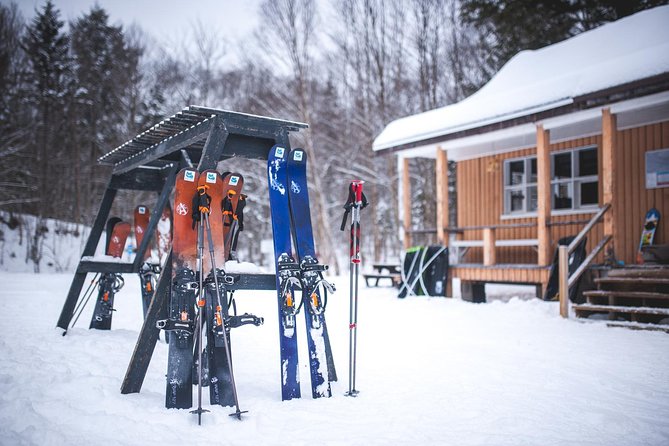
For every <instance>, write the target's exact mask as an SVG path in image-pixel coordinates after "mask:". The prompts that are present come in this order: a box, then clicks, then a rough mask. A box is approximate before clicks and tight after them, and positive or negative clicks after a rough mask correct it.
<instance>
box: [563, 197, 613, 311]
mask: <svg viewBox="0 0 669 446" xmlns="http://www.w3.org/2000/svg"><path fill="white" fill-rule="evenodd" d="M609 209H611V203H606V204H605V205H604V206H603V207H602V208H601V209H600V210H599V212H597V214H595V215H594V216H593V217H592V219H590V221H589V222H588V224H587V225H585V227H584V228H583V229H582V230H581V232H579V233H578V235H577V236H576V238H574V240H573V241H572V242H571V243H570V244H569V245H560V246H559V247H558V267H559V269H558V271H559V272H558V277H559V278H558V281H559V293H560V316H562V317H565V318H566V317H569V289H570V288H571V287H572V286H573V285H574V284H575V283H576V281H577V280H578V279H579V277H581V275H582V274H583V273H584V272H585V270H586V269H587V268H588V266H590V264H591V263H592V261H593V260H594V259H595V257H597V254H599V253H600V251H601V250H602V249H603V248H604V246H606V244H607V243H608V242H609V241H610V240H611V238H612V236H611V235H610V234H608V235H605V236H604V238H603V239H602V240H601V241H600V242H599V243H598V244H597V246H595V247H594V248H593V250H592V251H591V252H590V254H588V256H587V257H586V258H585V260H583V263H581V265H580V266H579V267H578V268H577V269H576V271H574V272H573V273H572V274H571V275H569V256H570V255H571V253H573V252H574V250H575V249H576V247H577V246H578V244H579V243H580V242H581V241H582V240H583V237H585V236H586V235H587V234H588V232H590V230H591V229H592V228H593V227H594V226H595V225H596V224H597V222H599V221H600V220H601V219H602V217H604V214H606V212H608V211H609Z"/></svg>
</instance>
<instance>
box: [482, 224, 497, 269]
mask: <svg viewBox="0 0 669 446" xmlns="http://www.w3.org/2000/svg"><path fill="white" fill-rule="evenodd" d="M495 263H497V258H496V251H495V230H494V229H484V230H483V264H484V265H487V266H490V265H494V264H495Z"/></svg>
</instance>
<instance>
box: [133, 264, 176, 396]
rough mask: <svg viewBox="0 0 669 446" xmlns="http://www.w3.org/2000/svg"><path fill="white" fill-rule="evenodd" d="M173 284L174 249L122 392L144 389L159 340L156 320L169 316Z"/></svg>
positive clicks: (145, 321) (158, 286)
mask: <svg viewBox="0 0 669 446" xmlns="http://www.w3.org/2000/svg"><path fill="white" fill-rule="evenodd" d="M171 285H172V251H170V253H169V255H168V256H167V259H166V261H165V265H163V270H162V272H161V273H160V277H159V278H158V285H157V287H156V291H155V292H154V293H153V297H152V298H151V303H150V304H149V309H148V311H147V312H146V318H145V319H144V325H142V329H141V331H140V332H139V337H138V338H137V343H136V344H135V350H134V351H133V352H132V356H131V358H130V363H129V364H128V368H127V370H126V372H125V378H123V383H122V384H121V393H122V394H128V393H138V392H139V391H140V390H141V389H142V383H144V377H145V376H146V371H147V370H148V369H149V363H150V362H151V357H152V356H153V350H154V349H155V347H156V342H157V341H158V333H159V332H160V330H159V329H158V328H156V322H157V321H158V320H159V319H165V318H167V317H168V307H169V301H170V291H171V289H170V287H171Z"/></svg>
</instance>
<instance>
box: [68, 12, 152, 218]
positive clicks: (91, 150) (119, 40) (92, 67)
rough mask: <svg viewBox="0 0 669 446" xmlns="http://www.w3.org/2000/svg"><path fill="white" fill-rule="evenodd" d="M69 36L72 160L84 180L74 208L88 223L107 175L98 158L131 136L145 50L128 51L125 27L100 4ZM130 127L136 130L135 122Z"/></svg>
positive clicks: (79, 178)
mask: <svg viewBox="0 0 669 446" xmlns="http://www.w3.org/2000/svg"><path fill="white" fill-rule="evenodd" d="M71 35H72V54H73V56H74V60H75V62H76V68H75V74H76V80H77V91H76V96H75V107H76V109H75V119H76V126H75V127H76V129H77V135H76V136H77V142H76V149H75V150H76V152H75V153H74V154H73V157H74V158H75V159H76V160H77V162H78V163H80V165H81V168H80V171H79V172H77V174H76V175H75V178H76V181H82V180H81V179H82V178H84V180H83V183H81V184H77V186H76V189H77V190H78V191H80V194H79V196H78V198H77V200H76V207H77V209H78V212H79V213H80V214H81V215H85V216H87V217H88V219H87V220H90V218H91V217H90V216H91V215H92V214H94V212H95V209H97V207H96V206H97V202H98V200H99V197H100V194H101V193H102V190H103V189H104V187H105V185H106V181H107V177H108V175H109V172H108V170H107V169H105V168H104V167H102V166H99V165H98V164H97V159H98V157H100V156H101V155H102V154H104V153H105V152H107V151H108V150H110V149H111V148H113V147H115V146H117V145H119V144H120V143H122V142H123V141H124V140H126V139H127V137H128V136H129V134H130V131H129V130H128V124H129V123H128V116H129V105H130V104H131V103H132V100H131V99H130V96H131V95H132V93H133V89H132V81H133V76H134V75H135V74H136V69H137V64H138V63H139V56H140V53H141V52H139V50H137V49H135V48H129V46H128V44H127V42H126V39H125V36H124V34H123V29H122V27H121V26H114V25H110V24H109V16H108V14H107V12H106V11H105V10H104V9H102V8H101V7H99V6H94V7H93V8H92V9H91V10H90V12H89V13H88V14H86V15H84V16H83V17H81V18H79V19H77V20H76V21H75V22H74V23H72V24H71ZM132 127H133V130H134V129H135V128H136V126H135V125H134V123H133V124H132Z"/></svg>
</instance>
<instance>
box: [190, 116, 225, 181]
mask: <svg viewBox="0 0 669 446" xmlns="http://www.w3.org/2000/svg"><path fill="white" fill-rule="evenodd" d="M228 135H229V133H228V129H227V128H226V127H225V123H224V122H223V118H222V117H220V116H217V117H215V118H214V120H213V122H212V124H211V131H210V132H209V135H207V141H206V142H205V144H204V148H203V149H202V156H201V157H200V162H199V163H198V166H197V170H199V171H200V172H203V171H205V170H207V169H216V165H217V164H218V162H219V161H220V160H221V155H222V154H223V149H224V148H225V143H226V141H227V140H228Z"/></svg>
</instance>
